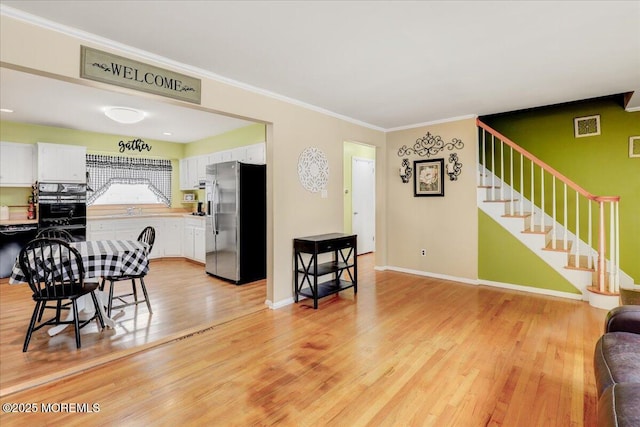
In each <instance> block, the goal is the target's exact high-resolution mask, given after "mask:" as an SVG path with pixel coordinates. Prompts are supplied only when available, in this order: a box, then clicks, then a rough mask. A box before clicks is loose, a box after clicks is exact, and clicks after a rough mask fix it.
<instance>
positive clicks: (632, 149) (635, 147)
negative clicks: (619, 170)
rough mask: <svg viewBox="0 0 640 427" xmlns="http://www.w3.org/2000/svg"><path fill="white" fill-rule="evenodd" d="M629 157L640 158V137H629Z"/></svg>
mask: <svg viewBox="0 0 640 427" xmlns="http://www.w3.org/2000/svg"><path fill="white" fill-rule="evenodd" d="M629 157H640V136H630V137H629Z"/></svg>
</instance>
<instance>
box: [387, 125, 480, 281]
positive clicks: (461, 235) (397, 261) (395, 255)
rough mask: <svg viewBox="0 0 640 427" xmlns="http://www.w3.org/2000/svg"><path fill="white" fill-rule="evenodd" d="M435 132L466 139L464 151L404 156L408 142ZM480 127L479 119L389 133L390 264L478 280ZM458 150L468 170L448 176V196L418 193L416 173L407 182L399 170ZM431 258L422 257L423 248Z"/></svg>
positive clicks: (388, 209) (446, 187)
mask: <svg viewBox="0 0 640 427" xmlns="http://www.w3.org/2000/svg"><path fill="white" fill-rule="evenodd" d="M427 132H431V134H432V135H439V136H441V137H442V139H443V140H444V142H445V143H448V142H450V141H451V140H452V139H453V138H458V139H461V140H462V141H463V142H464V148H463V149H461V150H454V151H449V150H447V149H445V150H443V151H441V152H440V153H438V154H437V155H435V156H431V157H419V156H418V155H415V154H414V155H411V156H402V157H399V156H398V149H399V148H400V147H402V146H403V145H406V146H408V147H412V146H413V144H414V143H415V142H416V140H417V139H418V138H421V137H423V136H425V135H426V133H427ZM476 147H477V144H476V127H475V120H474V119H466V120H461V121H455V122H448V123H441V124H436V125H431V126H425V127H420V128H415V129H408V130H402V131H396V132H390V133H388V134H387V150H386V153H387V165H388V167H387V170H386V172H385V174H386V177H387V185H388V187H387V200H388V203H387V265H388V266H389V267H391V268H399V269H406V270H414V271H416V272H422V273H425V274H427V275H429V274H433V275H442V276H450V277H452V278H460V279H469V280H471V281H475V280H476V279H477V271H478V267H477V266H478V247H477V241H478V214H477V207H476V167H475V165H476ZM454 152H455V153H458V158H459V161H460V162H461V163H462V165H463V166H462V173H461V174H460V176H459V177H458V180H457V181H450V180H449V177H448V176H447V175H446V174H445V185H444V194H445V195H444V197H414V196H413V176H412V177H411V180H410V182H409V183H406V184H404V183H402V180H401V179H400V176H399V173H398V171H399V168H400V165H401V163H402V159H403V158H408V159H409V162H410V164H411V167H412V168H413V161H414V160H424V159H437V158H444V159H445V167H446V164H447V163H448V159H449V154H451V153H454ZM422 248H424V249H426V250H427V256H426V257H422V256H421V255H420V249H422Z"/></svg>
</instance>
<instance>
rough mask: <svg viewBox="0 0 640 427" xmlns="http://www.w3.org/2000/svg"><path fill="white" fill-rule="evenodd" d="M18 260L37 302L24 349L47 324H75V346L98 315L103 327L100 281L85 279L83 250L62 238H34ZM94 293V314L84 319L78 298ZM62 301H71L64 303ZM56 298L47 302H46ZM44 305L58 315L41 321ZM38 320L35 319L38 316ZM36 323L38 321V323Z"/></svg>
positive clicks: (92, 297)
mask: <svg viewBox="0 0 640 427" xmlns="http://www.w3.org/2000/svg"><path fill="white" fill-rule="evenodd" d="M18 262H19V264H20V268H21V269H22V272H23V274H24V276H25V277H26V279H27V282H28V283H29V287H30V288H31V290H32V291H33V295H32V297H33V300H34V301H35V302H36V306H35V307H34V309H33V314H32V316H31V322H30V323H29V328H28V329H27V336H26V337H25V340H24V346H23V347H22V351H23V352H26V351H27V348H28V347H29V341H30V340H31V335H32V334H33V332H35V331H37V330H38V329H40V328H42V327H43V326H47V325H52V326H53V325H61V324H73V325H74V327H75V333H76V347H77V348H80V347H81V342H80V329H82V328H83V327H85V326H86V325H88V324H89V323H90V322H91V321H92V320H94V319H97V321H98V323H99V325H100V328H101V329H104V319H103V318H102V314H101V310H100V306H99V302H98V299H97V297H96V294H95V290H96V289H97V288H98V284H97V283H84V279H83V276H84V266H83V264H82V257H81V255H80V253H79V252H78V251H77V250H76V249H75V248H73V247H71V246H70V245H69V243H68V242H65V241H64V240H60V239H47V238H41V239H34V240H32V241H30V242H29V243H27V244H26V245H25V247H24V248H23V249H22V250H21V251H20V254H19V255H18ZM87 294H90V295H91V299H92V300H93V305H94V307H95V314H94V315H93V316H92V317H91V318H90V319H87V320H83V321H82V322H81V321H80V320H79V319H78V305H77V299H78V298H80V297H81V296H83V295H87ZM63 301H70V304H66V305H63V304H62V302H63ZM49 302H55V303H56V304H55V305H51V306H48V305H47V303H49ZM44 308H47V309H54V310H55V316H54V317H53V318H51V319H49V320H47V321H45V322H41V315H40V316H39V313H40V314H41V313H42V312H43V311H44ZM69 309H71V310H73V320H62V319H61V318H60V314H61V313H62V310H69ZM39 317H40V319H39V320H37V321H36V319H38V318H39ZM36 323H39V324H38V325H37V326H36Z"/></svg>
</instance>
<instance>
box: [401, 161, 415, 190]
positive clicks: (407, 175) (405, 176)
mask: <svg viewBox="0 0 640 427" xmlns="http://www.w3.org/2000/svg"><path fill="white" fill-rule="evenodd" d="M412 171H413V169H411V165H409V159H402V166H400V178H402V182H403V183H405V184H406V183H407V182H409V180H410V179H411V172H412Z"/></svg>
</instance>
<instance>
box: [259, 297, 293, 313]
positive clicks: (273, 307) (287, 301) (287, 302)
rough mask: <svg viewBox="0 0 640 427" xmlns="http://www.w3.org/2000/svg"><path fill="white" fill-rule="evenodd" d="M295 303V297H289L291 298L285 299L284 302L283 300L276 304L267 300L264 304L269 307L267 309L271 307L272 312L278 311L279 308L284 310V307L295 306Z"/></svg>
mask: <svg viewBox="0 0 640 427" xmlns="http://www.w3.org/2000/svg"><path fill="white" fill-rule="evenodd" d="M294 302H295V301H294V299H293V297H289V298H285V299H283V300H281V301H278V302H275V303H274V302H273V301H271V300H266V301H265V302H264V303H265V304H266V305H267V307H269V308H270V309H271V310H277V309H279V308H282V307H286V306H288V305H291V304H293V303H294Z"/></svg>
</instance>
